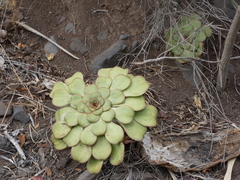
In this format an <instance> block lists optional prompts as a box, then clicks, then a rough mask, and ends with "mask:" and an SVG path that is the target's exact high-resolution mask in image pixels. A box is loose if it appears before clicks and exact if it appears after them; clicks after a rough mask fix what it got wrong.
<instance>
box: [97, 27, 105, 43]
mask: <svg viewBox="0 0 240 180" xmlns="http://www.w3.org/2000/svg"><path fill="white" fill-rule="evenodd" d="M107 37H108V29H106V30H104V31H102V32H100V33H99V34H98V38H97V39H98V40H99V41H102V40H106V39H107Z"/></svg>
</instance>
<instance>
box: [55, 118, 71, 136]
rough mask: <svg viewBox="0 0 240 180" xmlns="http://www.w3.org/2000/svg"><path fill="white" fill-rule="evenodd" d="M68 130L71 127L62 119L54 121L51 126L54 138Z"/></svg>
mask: <svg viewBox="0 0 240 180" xmlns="http://www.w3.org/2000/svg"><path fill="white" fill-rule="evenodd" d="M70 131H71V128H70V127H69V126H68V125H67V124H66V123H65V122H64V121H58V122H55V123H54V125H53V127H52V132H53V135H54V137H55V138H56V139H61V138H63V137H65V136H66V135H67V134H68V133H69V132H70Z"/></svg>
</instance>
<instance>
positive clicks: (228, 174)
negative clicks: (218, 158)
mask: <svg viewBox="0 0 240 180" xmlns="http://www.w3.org/2000/svg"><path fill="white" fill-rule="evenodd" d="M236 159H237V158H233V159H230V160H229V161H228V164H227V172H226V174H225V176H224V180H229V179H231V178H232V170H233V166H234V163H235V161H236Z"/></svg>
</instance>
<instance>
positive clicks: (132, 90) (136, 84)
mask: <svg viewBox="0 0 240 180" xmlns="http://www.w3.org/2000/svg"><path fill="white" fill-rule="evenodd" d="M148 88H149V83H148V82H147V81H146V80H145V78H144V77H142V76H135V77H134V78H132V83H131V84H130V86H129V87H128V88H127V89H125V90H124V91H123V94H124V95H125V96H141V95H142V94H144V93H145V92H146V91H147V89H148Z"/></svg>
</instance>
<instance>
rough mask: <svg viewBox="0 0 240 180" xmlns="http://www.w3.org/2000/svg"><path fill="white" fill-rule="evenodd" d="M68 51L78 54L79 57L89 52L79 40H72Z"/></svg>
mask: <svg viewBox="0 0 240 180" xmlns="http://www.w3.org/2000/svg"><path fill="white" fill-rule="evenodd" d="M70 49H71V50H72V51H73V52H79V53H80V54H81V55H83V54H85V53H86V52H87V51H89V48H88V47H87V46H86V45H85V44H83V43H82V42H81V41H80V39H78V38H74V39H73V40H72V42H71V44H70Z"/></svg>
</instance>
